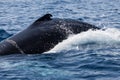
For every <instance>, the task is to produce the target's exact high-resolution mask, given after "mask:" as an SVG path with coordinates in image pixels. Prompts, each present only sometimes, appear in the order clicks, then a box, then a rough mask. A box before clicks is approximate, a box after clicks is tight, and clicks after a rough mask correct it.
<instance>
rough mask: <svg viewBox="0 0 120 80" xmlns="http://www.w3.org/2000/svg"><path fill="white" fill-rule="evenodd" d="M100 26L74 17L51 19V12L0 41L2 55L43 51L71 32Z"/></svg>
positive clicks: (75, 32) (0, 53)
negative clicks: (73, 18)
mask: <svg viewBox="0 0 120 80" xmlns="http://www.w3.org/2000/svg"><path fill="white" fill-rule="evenodd" d="M89 29H99V28H98V27H96V26H94V25H91V24H88V23H84V22H80V21H78V20H72V19H59V18H53V19H51V15H50V14H46V15H44V16H43V17H41V18H39V19H38V20H36V21H35V22H34V23H33V24H32V25H30V26H29V27H28V28H26V29H25V30H23V31H21V32H20V33H18V34H16V35H14V36H12V37H9V38H8V39H6V40H4V41H2V42H1V43H0V55H7V54H14V53H26V54H35V53H43V52H45V51H48V50H50V49H52V48H53V47H54V46H55V45H57V44H58V43H59V42H61V41H63V40H64V39H66V38H67V37H68V36H69V35H70V34H77V33H80V32H83V31H87V30H89Z"/></svg>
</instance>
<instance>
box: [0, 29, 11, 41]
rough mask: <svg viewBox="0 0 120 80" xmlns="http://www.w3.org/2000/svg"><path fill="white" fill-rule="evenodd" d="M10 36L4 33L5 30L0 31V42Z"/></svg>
mask: <svg viewBox="0 0 120 80" xmlns="http://www.w3.org/2000/svg"><path fill="white" fill-rule="evenodd" d="M11 35H12V34H10V33H8V32H6V31H5V30H3V29H0V41H2V40H4V39H6V38H8V37H10V36H11Z"/></svg>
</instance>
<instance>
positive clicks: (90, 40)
mask: <svg viewBox="0 0 120 80" xmlns="http://www.w3.org/2000/svg"><path fill="white" fill-rule="evenodd" d="M46 13H51V14H52V15H53V16H54V17H58V18H72V19H78V20H82V21H84V22H88V23H91V24H94V25H96V26H99V27H101V28H106V30H105V31H101V30H97V31H87V32H83V33H81V34H77V35H72V36H70V37H69V38H68V39H67V40H64V41H63V42H61V43H59V44H58V45H57V46H55V47H54V48H53V49H52V50H50V51H48V52H46V53H47V54H46V53H44V54H34V55H22V54H16V55H7V56H0V80H113V79H114V80H120V0H0V41H1V40H3V39H5V38H7V37H9V36H11V35H12V34H16V33H18V32H19V31H21V30H23V29H25V28H26V27H28V26H29V25H30V24H31V23H32V22H34V21H35V20H36V19H37V18H39V17H40V16H41V15H44V14H46Z"/></svg>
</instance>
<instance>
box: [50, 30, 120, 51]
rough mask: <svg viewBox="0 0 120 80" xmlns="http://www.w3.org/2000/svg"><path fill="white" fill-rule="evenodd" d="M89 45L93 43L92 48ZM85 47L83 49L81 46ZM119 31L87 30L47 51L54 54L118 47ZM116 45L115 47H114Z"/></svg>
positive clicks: (119, 40) (119, 41)
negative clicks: (74, 50) (73, 50)
mask: <svg viewBox="0 0 120 80" xmlns="http://www.w3.org/2000/svg"><path fill="white" fill-rule="evenodd" d="M90 43H92V44H93V43H95V45H94V46H92V45H90ZM86 44H89V45H87V46H86V47H83V45H86ZM119 44H120V30H119V29H116V28H108V29H106V30H96V31H93V30H89V31H87V32H82V33H80V34H77V35H72V36H70V37H68V39H66V40H63V41H62V42H60V43H59V44H58V45H56V46H55V47H54V48H53V49H51V50H50V51H48V52H49V53H54V52H55V53H56V52H60V51H68V50H72V49H76V50H85V49H90V48H91V49H98V48H104V47H107V46H108V47H110V46H111V47H120V46H119ZM116 45H117V46H116Z"/></svg>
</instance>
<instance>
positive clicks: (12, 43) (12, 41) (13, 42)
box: [5, 39, 25, 54]
mask: <svg viewBox="0 0 120 80" xmlns="http://www.w3.org/2000/svg"><path fill="white" fill-rule="evenodd" d="M5 41H6V42H8V43H10V44H11V45H13V46H14V47H15V48H17V49H18V50H19V51H20V53H22V54H25V53H24V51H23V50H22V49H21V48H20V47H19V46H18V45H17V43H16V42H15V41H14V40H10V39H6V40H5Z"/></svg>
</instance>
